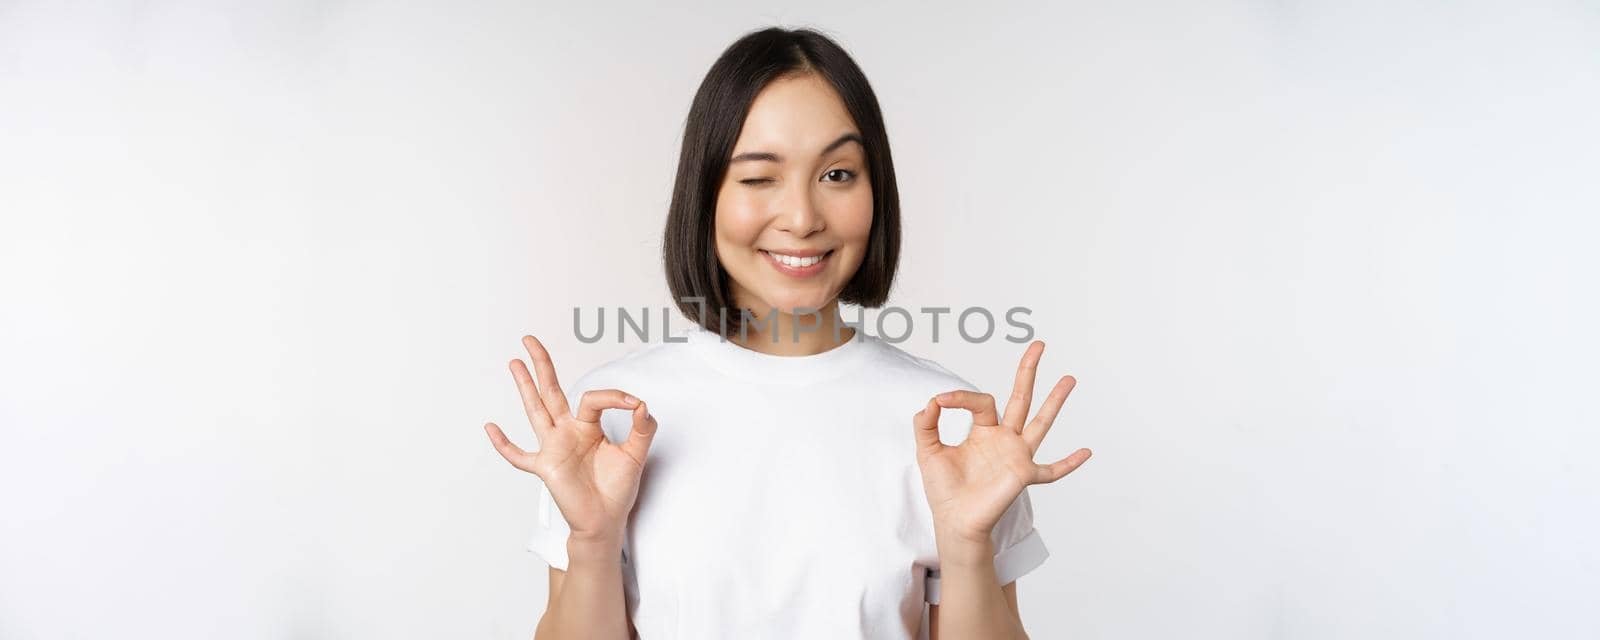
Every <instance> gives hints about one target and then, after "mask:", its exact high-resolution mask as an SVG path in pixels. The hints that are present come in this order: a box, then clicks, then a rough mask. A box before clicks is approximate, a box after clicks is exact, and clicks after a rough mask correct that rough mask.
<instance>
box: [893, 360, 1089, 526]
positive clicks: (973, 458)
mask: <svg viewBox="0 0 1600 640" xmlns="http://www.w3.org/2000/svg"><path fill="white" fill-rule="evenodd" d="M1043 354H1044V342H1042V341H1038V340H1035V341H1034V342H1033V344H1030V345H1028V350H1027V352H1025V353H1024V354H1023V355H1022V363H1021V364H1020V365H1018V367H1017V379H1016V386H1015V387H1014V388H1013V389H1012V391H1011V398H1010V399H1008V400H1006V408H1005V415H1004V416H999V415H997V414H996V413H995V404H994V396H991V395H989V394H987V393H978V392H974V391H947V392H945V393H941V394H939V395H937V396H934V397H933V398H932V399H930V400H928V405H927V406H926V407H923V409H922V410H921V411H918V412H917V414H916V415H915V416H913V417H912V423H913V424H914V425H915V426H916V438H917V465H918V466H919V467H920V468H921V469H922V488H923V491H925V492H926V493H927V494H928V506H929V507H930V508H931V509H932V511H933V528H934V534H935V536H936V537H937V538H938V539H939V544H940V545H941V546H943V545H946V544H969V543H970V544H988V543H989V535H990V532H992V531H993V530H994V526H995V523H997V522H999V521H1000V516H1002V515H1004V514H1005V511H1006V509H1007V508H1008V507H1010V506H1011V503H1012V502H1013V501H1015V500H1016V498H1017V496H1018V495H1020V494H1021V493H1022V490H1023V488H1024V487H1027V486H1028V485H1031V484H1046V483H1050V482H1055V481H1056V480H1060V479H1061V478H1062V477H1063V476H1065V475H1067V474H1069V473H1072V471H1073V470H1074V469H1077V468H1078V467H1079V466H1080V465H1082V464H1083V463H1084V462H1086V461H1087V460H1088V459H1089V455H1090V451H1089V450H1088V449H1079V450H1077V451H1075V452H1073V453H1072V455H1070V456H1067V457H1065V458H1062V459H1061V460H1058V461H1056V462H1055V463H1052V464H1049V465H1041V464H1035V463H1034V461H1033V455H1034V453H1035V452H1037V451H1038V450H1039V443H1040V442H1042V441H1043V440H1044V435H1045V433H1046V432H1048V431H1049V430H1050V425H1051V423H1053V422H1055V419H1056V414H1057V413H1058V412H1059V411H1060V410H1061V404H1062V403H1063V402H1065V401H1066V399H1067V394H1069V393H1071V392H1072V387H1073V386H1074V385H1075V384H1077V380H1075V379H1074V378H1073V377H1072V376H1062V377H1061V380H1060V381H1058V382H1056V386H1055V388H1053V389H1051V390H1050V395H1049V396H1048V397H1046V398H1045V401H1044V404H1043V405H1042V406H1040V407H1039V413H1038V415H1036V416H1034V418H1033V420H1032V421H1027V418H1028V407H1029V406H1030V405H1031V403H1032V401H1033V383H1034V374H1035V373H1036V371H1037V370H1038V366H1039V357H1040V356H1041V355H1043ZM941 408H959V409H966V410H968V411H971V412H972V418H973V425H972V432H971V433H970V434H969V435H968V436H967V439H966V440H965V441H963V442H962V443H961V444H959V445H957V446H949V445H946V444H944V443H943V442H940V441H939V411H940V409H941ZM1024 422H1026V425H1024Z"/></svg>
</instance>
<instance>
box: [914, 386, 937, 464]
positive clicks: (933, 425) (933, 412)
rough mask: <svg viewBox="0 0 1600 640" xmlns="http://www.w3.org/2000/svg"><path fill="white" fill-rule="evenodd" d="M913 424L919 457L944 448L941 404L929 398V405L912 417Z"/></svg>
mask: <svg viewBox="0 0 1600 640" xmlns="http://www.w3.org/2000/svg"><path fill="white" fill-rule="evenodd" d="M911 424H912V426H914V427H915V428H916V429H915V430H916V434H917V455H918V456H922V455H925V454H929V453H934V452H937V451H938V450H940V449H942V448H944V443H943V442H940V441H939V403H938V402H936V401H934V399H933V398H929V399H928V404H927V405H926V406H924V407H922V410H921V411H918V412H917V414H916V415H914V416H911Z"/></svg>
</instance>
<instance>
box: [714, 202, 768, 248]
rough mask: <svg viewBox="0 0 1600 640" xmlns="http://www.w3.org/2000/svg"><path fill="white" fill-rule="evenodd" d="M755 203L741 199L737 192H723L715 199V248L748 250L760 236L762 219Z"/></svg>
mask: <svg viewBox="0 0 1600 640" xmlns="http://www.w3.org/2000/svg"><path fill="white" fill-rule="evenodd" d="M758 211H759V209H758V208H757V206H756V203H754V202H751V201H750V198H749V197H741V196H740V195H739V194H738V192H737V191H733V192H724V193H722V194H719V195H718V197H717V213H716V216H715V222H714V225H715V228H716V234H717V247H718V250H719V251H721V250H722V249H723V248H724V246H725V245H726V248H729V249H738V248H746V249H748V248H750V247H751V246H754V245H755V242H756V239H757V238H759V237H760V236H761V228H762V219H761V215H760V214H759V213H758Z"/></svg>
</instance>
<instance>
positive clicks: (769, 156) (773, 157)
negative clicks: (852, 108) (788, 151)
mask: <svg viewBox="0 0 1600 640" xmlns="http://www.w3.org/2000/svg"><path fill="white" fill-rule="evenodd" d="M847 142H854V143H856V144H859V145H861V147H862V148H863V149H865V148H866V146H867V143H865V142H862V141H861V136H860V134H855V133H846V134H844V135H842V136H839V139H838V140H834V141H833V142H830V143H828V146H826V147H823V148H822V153H819V154H817V155H819V156H825V155H828V154H829V153H830V152H832V151H833V150H834V149H838V148H839V147H842V146H844V144H845V143H847ZM746 160H765V161H767V162H783V156H780V155H778V154H776V153H772V152H771V151H746V152H744V153H741V154H739V155H736V156H734V157H733V159H732V160H729V161H728V164H733V163H735V162H744V161H746Z"/></svg>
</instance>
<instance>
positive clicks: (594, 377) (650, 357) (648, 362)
mask: <svg viewBox="0 0 1600 640" xmlns="http://www.w3.org/2000/svg"><path fill="white" fill-rule="evenodd" d="M684 355H686V354H685V352H684V345H683V343H679V342H671V341H663V342H651V343H648V344H644V345H641V346H638V347H636V348H634V349H633V350H631V351H629V352H627V353H625V354H623V355H621V356H618V357H615V358H612V359H610V360H606V361H603V362H601V363H600V364H597V365H595V366H594V367H592V368H590V369H589V370H588V371H585V372H584V373H583V375H580V376H578V377H577V378H574V379H573V381H572V382H571V383H565V384H563V385H562V387H563V389H564V390H565V391H566V392H567V393H568V394H569V395H576V394H582V393H583V392H584V391H588V390H591V389H609V388H620V389H624V390H626V389H628V388H629V387H631V386H636V385H638V384H641V383H648V382H652V381H656V380H662V379H671V378H672V377H674V376H676V375H679V374H680V373H681V363H682V358H683V356H684Z"/></svg>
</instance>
